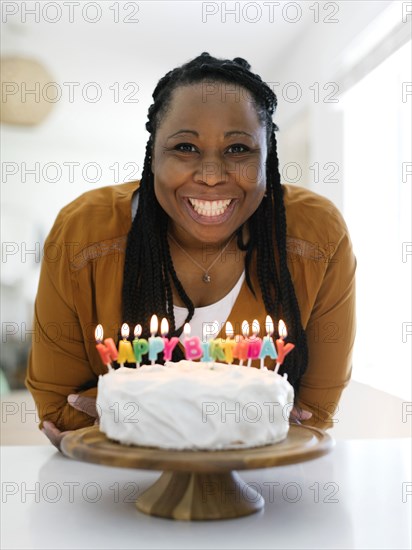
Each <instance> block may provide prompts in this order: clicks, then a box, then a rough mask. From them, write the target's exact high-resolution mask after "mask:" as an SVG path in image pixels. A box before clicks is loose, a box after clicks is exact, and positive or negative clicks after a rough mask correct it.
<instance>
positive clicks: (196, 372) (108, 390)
mask: <svg viewBox="0 0 412 550" xmlns="http://www.w3.org/2000/svg"><path fill="white" fill-rule="evenodd" d="M293 398H294V393H293V388H292V386H291V385H290V384H289V382H288V381H287V379H286V378H284V377H282V376H280V375H279V374H277V373H275V372H273V371H271V370H267V369H266V368H263V369H258V368H255V367H245V366H240V365H228V364H223V363H217V362H194V361H180V362H178V363H173V362H166V363H165V365H157V364H155V365H144V366H142V367H140V368H137V369H134V368H127V367H120V368H119V369H117V370H110V371H109V372H108V373H107V374H105V375H101V376H100V377H99V381H98V395H97V410H98V411H99V416H100V430H101V431H102V432H103V433H105V434H106V436H107V437H108V438H110V439H112V440H115V441H118V442H120V443H122V444H125V445H138V446H144V447H156V448H164V449H174V450H183V449H191V450H210V451H213V450H222V449H241V448H247V447H257V446H261V445H269V444H273V443H277V442H279V441H282V440H283V439H285V438H286V436H287V434H288V430H289V413H290V410H291V408H292V405H293Z"/></svg>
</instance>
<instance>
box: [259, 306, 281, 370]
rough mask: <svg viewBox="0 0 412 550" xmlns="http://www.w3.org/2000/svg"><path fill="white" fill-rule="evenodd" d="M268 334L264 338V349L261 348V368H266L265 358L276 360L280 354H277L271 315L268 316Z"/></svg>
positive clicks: (266, 324)
mask: <svg viewBox="0 0 412 550" xmlns="http://www.w3.org/2000/svg"><path fill="white" fill-rule="evenodd" d="M265 326H266V332H267V336H264V337H263V342H262V347H261V348H260V354H259V357H260V368H261V369H263V368H266V367H265V366H264V360H265V357H267V356H269V357H270V358H271V359H276V357H277V356H278V354H277V353H276V348H275V344H274V343H273V338H272V336H271V335H272V334H273V331H274V326H273V321H272V318H271V317H270V315H267V316H266V323H265Z"/></svg>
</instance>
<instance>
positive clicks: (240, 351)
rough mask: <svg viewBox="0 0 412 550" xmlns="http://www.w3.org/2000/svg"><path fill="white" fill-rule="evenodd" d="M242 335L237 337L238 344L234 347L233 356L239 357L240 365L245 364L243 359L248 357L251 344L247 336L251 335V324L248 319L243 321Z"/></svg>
mask: <svg viewBox="0 0 412 550" xmlns="http://www.w3.org/2000/svg"><path fill="white" fill-rule="evenodd" d="M242 334H243V338H242V336H240V335H238V336H237V337H236V345H235V347H234V349H233V357H236V358H237V359H239V365H240V366H241V367H242V366H243V361H244V360H245V359H247V355H248V349H249V344H248V342H247V338H248V336H249V324H248V322H247V321H243V323H242Z"/></svg>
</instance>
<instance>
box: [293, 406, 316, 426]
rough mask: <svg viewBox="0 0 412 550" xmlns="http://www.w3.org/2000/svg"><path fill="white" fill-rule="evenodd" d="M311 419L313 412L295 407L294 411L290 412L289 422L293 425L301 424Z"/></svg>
mask: <svg viewBox="0 0 412 550" xmlns="http://www.w3.org/2000/svg"><path fill="white" fill-rule="evenodd" d="M311 417H312V413H311V412H309V411H305V410H304V409H301V408H300V407H296V406H294V407H293V409H292V410H291V411H290V417H289V422H292V424H301V420H309V418H311Z"/></svg>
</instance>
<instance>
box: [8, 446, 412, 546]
mask: <svg viewBox="0 0 412 550" xmlns="http://www.w3.org/2000/svg"><path fill="white" fill-rule="evenodd" d="M410 444H411V441H410V440H409V439H406V438H405V439H384V440H374V439H369V440H348V441H338V443H337V445H336V447H335V448H334V450H333V451H332V452H331V454H329V455H327V456H324V457H321V458H318V459H316V460H312V461H309V462H303V463H300V464H294V465H290V466H280V467H277V468H266V469H260V470H249V471H241V472H239V474H240V476H241V477H242V478H243V479H244V480H245V481H246V482H248V483H250V484H253V486H254V487H256V488H258V489H259V490H260V491H261V493H262V494H263V496H264V498H265V500H266V505H265V508H264V510H263V511H261V512H259V513H257V514H253V515H251V516H248V517H244V518H238V519H232V520H221V521H205V522H186V521H173V520H168V519H162V518H157V517H152V516H148V515H145V514H143V513H141V512H139V511H138V510H137V509H136V508H135V504H134V503H135V501H136V499H137V498H138V496H139V494H141V493H142V491H144V490H145V489H146V488H147V487H148V486H149V485H151V484H152V483H153V482H154V481H155V480H156V478H157V477H158V476H159V472H150V471H146V470H131V469H125V468H111V467H107V466H99V465H94V464H88V463H84V462H78V461H75V460H71V459H69V458H66V457H64V456H63V455H61V454H60V453H58V452H57V451H56V450H55V449H54V448H53V447H50V446H41V447H40V446H39V447H2V448H1V457H2V460H1V469H2V514H1V531H2V534H1V548H2V549H4V550H9V549H12V548H16V549H19V550H21V549H25V548H38V549H42V550H44V549H48V548H53V549H95V548H96V549H97V548H98V549H116V548H118V549H120V548H121V549H127V548H135V549H137V548H142V549H143V548H144V549H151V548H156V549H160V548H178V549H184V548H203V549H210V548H233V549H235V548H236V549H240V548H245V549H246V548H247V549H249V548H256V549H258V548H282V549H301V548H302V549H303V548H306V549H309V548H310V549H314V548H317V549H321V548H327V549H331V548H342V549H348V548H358V549H360V548H361V549H369V548H379V549H382V548H385V549H395V548H396V549H397V550H400V549H403V548H405V549H409V548H410V547H411V502H412V483H411V481H412V475H411V455H410V447H411V445H410Z"/></svg>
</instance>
